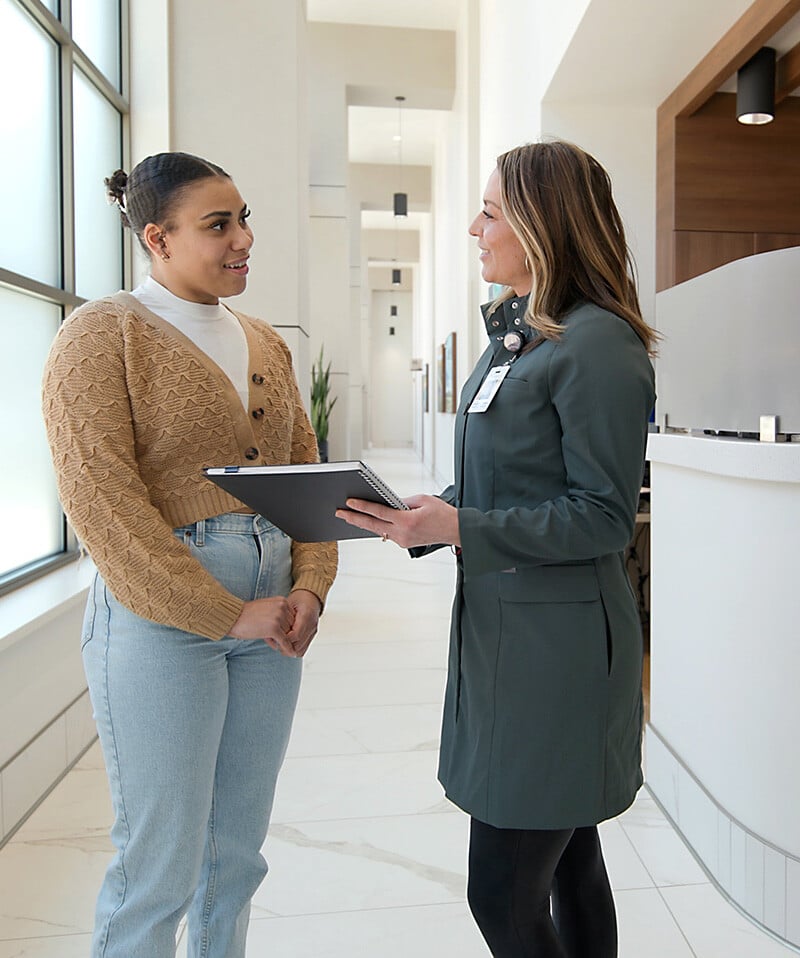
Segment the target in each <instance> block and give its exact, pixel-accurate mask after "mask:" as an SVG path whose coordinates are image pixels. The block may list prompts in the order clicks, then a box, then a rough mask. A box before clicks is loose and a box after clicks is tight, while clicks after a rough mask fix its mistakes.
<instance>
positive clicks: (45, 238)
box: [0, 0, 61, 286]
mask: <svg viewBox="0 0 800 958" xmlns="http://www.w3.org/2000/svg"><path fill="white" fill-rule="evenodd" d="M0 37H2V38H3V54H2V56H0V117H2V124H3V142H4V144H5V146H4V148H3V150H2V151H0V183H3V214H4V216H5V219H6V223H13V224H15V225H14V228H13V229H5V230H3V231H2V233H0V264H2V266H4V267H5V268H6V269H10V270H13V271H14V272H15V273H21V274H23V275H24V276H30V277H31V278H33V279H37V280H39V281H40V282H43V283H47V284H48V285H50V286H59V285H60V283H61V277H60V269H61V267H60V262H61V248H60V238H61V221H60V205H59V197H60V186H59V176H60V173H59V169H60V165H59V134H58V113H59V111H58V48H57V46H56V44H55V43H54V42H53V41H52V40H51V39H50V38H49V37H48V36H47V35H46V34H45V33H44V32H43V31H42V30H41V29H40V28H39V27H38V26H37V25H36V24H35V23H34V21H33V20H32V19H31V18H30V17H29V16H28V15H27V14H26V13H25V12H24V11H23V10H22V8H21V7H20V6H19V5H18V4H17V3H15V2H14V0H0Z"/></svg>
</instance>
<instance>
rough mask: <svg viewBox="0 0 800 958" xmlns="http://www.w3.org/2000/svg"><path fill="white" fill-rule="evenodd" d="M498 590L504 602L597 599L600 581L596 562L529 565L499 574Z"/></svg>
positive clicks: (583, 600) (591, 600)
mask: <svg viewBox="0 0 800 958" xmlns="http://www.w3.org/2000/svg"><path fill="white" fill-rule="evenodd" d="M498 592H499V595H500V598H501V599H502V600H503V601H504V602H594V601H595V600H596V599H599V598H600V583H599V582H598V580H597V572H596V571H595V567H594V564H591V565H542V566H530V567H528V568H524V569H518V570H517V571H516V572H502V573H500V575H499V576H498Z"/></svg>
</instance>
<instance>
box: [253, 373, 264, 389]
mask: <svg viewBox="0 0 800 958" xmlns="http://www.w3.org/2000/svg"><path fill="white" fill-rule="evenodd" d="M252 378H253V382H254V383H255V384H256V386H261V385H262V384H263V382H264V377H263V376H262V375H261V373H253V377H252Z"/></svg>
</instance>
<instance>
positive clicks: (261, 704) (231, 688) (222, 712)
mask: <svg viewBox="0 0 800 958" xmlns="http://www.w3.org/2000/svg"><path fill="white" fill-rule="evenodd" d="M175 534H176V535H177V536H178V537H179V538H181V539H182V540H184V541H185V542H187V543H188V544H189V547H190V548H191V550H192V553H193V554H194V555H195V556H196V557H197V558H198V560H199V561H200V562H201V563H202V564H203V565H204V566H205V567H206V568H207V569H208V570H209V571H210V572H212V574H213V575H214V577H215V578H216V579H218V580H219V581H220V582H222V583H223V585H225V587H226V588H227V589H229V590H230V591H231V592H233V593H235V594H236V595H238V596H240V597H241V598H243V599H254V598H261V597H264V596H273V595H286V594H287V593H288V591H289V589H290V587H291V584H292V578H291V555H290V548H291V542H290V540H289V539H288V538H287V537H286V536H285V535H284V534H283V533H282V532H280V531H279V530H278V529H276V528H275V527H274V526H272V525H271V524H270V523H268V522H267V521H266V520H265V519H263V518H262V517H261V516H251V515H240V514H228V515H223V516H216V517H214V518H213V519H206V520H204V521H202V522H199V523H195V524H193V525H191V526H187V527H185V528H182V529H176V530H175ZM82 642H83V660H84V667H85V669H86V675H87V678H88V682H89V689H90V692H91V697H92V704H93V706H94V712H95V720H96V722H97V728H98V731H99V734H100V742H101V745H102V748H103V756H104V758H105V764H106V769H107V772H108V778H109V784H110V788H111V797H112V802H113V806H114V813H115V822H114V826H113V829H112V832H111V837H112V840H113V842H114V845H115V847H116V849H117V852H116V855H115V857H114V859H113V860H112V862H111V864H110V866H109V868H108V871H107V873H106V876H105V880H104V882H103V886H102V888H101V890H100V895H99V898H98V902H97V915H96V923H95V933H94V939H93V942H92V958H174V955H175V934H176V930H177V927H178V923H179V921H180V919H181V917H182V916H183V915H184V914H186V913H187V911H188V936H189V948H188V954H189V956H190V958H244V953H245V937H246V933H247V924H248V919H249V913H250V899H251V898H252V895H253V893H254V892H255V890H256V888H257V887H258V886H259V884H260V883H261V880H262V879H263V878H264V875H265V874H266V872H267V863H266V862H265V860H264V858H263V857H262V855H261V851H260V849H261V846H262V844H263V842H264V839H265V837H266V832H267V825H268V823H269V816H270V813H271V810H272V801H273V795H274V791H275V781H276V779H277V776H278V771H279V769H280V767H281V763H282V762H283V757H284V754H285V752H286V745H287V742H288V739H289V732H290V730H291V724H292V717H293V715H294V709H295V705H296V702H297V694H298V691H299V686H300V673H301V660H299V659H291V658H286V657H284V656H282V655H281V654H280V653H279V652H275V651H273V649H271V648H270V647H269V646H268V645H266V644H265V643H264V642H260V641H242V640H237V639H230V638H225V639H222V640H221V641H219V642H214V641H211V640H210V639H206V638H203V637H202V636H198V635H193V634H191V633H188V632H183V631H181V630H179V629H175V628H170V627H168V626H163V625H159V624H157V623H154V622H150V621H149V620H147V619H143V618H141V617H140V616H138V615H134V613H132V612H131V611H130V610H128V609H127V608H126V607H125V606H123V605H121V604H120V603H119V602H117V601H116V600H115V599H114V598H113V596H112V595H111V593H110V592H109V590H108V589H107V587H106V585H105V583H104V582H103V580H102V579H101V578H99V577H97V579H96V580H95V583H94V586H93V588H92V590H91V592H90V596H89V601H88V605H87V609H86V615H85V619H84V629H83V636H82Z"/></svg>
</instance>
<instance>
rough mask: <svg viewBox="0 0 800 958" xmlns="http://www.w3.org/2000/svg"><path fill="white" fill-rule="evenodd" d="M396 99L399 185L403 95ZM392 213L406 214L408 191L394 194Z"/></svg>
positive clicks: (401, 176) (401, 170)
mask: <svg viewBox="0 0 800 958" xmlns="http://www.w3.org/2000/svg"><path fill="white" fill-rule="evenodd" d="M395 100H396V101H397V133H396V134H395V140H396V141H397V165H398V166H399V167H400V186H401V188H402V185H403V102H404V100H405V97H404V96H396V97H395ZM393 206H394V215H395V216H408V193H403V192H402V189H401V191H400V192H397V193H395V194H394V204H393Z"/></svg>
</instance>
